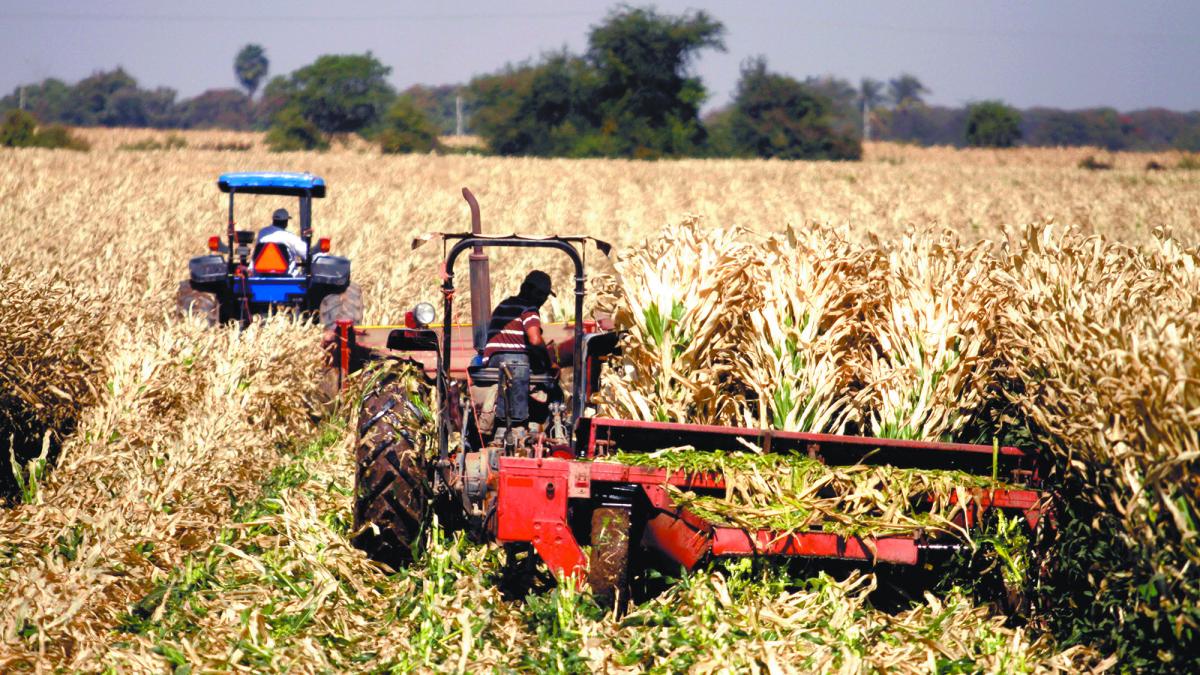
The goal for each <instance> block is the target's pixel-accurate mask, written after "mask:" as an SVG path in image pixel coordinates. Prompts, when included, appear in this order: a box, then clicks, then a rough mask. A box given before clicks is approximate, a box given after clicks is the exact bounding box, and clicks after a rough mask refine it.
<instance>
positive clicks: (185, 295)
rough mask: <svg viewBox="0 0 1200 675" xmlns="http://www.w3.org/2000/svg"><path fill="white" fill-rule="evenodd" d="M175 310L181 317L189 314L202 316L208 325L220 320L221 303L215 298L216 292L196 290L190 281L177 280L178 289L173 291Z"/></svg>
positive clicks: (213, 324) (215, 323)
mask: <svg viewBox="0 0 1200 675" xmlns="http://www.w3.org/2000/svg"><path fill="white" fill-rule="evenodd" d="M175 312H176V314H178V315H179V316H180V317H181V318H187V317H188V316H189V315H191V316H199V317H203V318H204V320H205V321H207V322H208V325H210V326H215V325H217V324H218V323H220V321H221V303H220V302H219V301H218V300H217V294H216V293H209V292H206V291H198V290H196V289H195V288H194V287H193V286H192V282H190V281H181V282H179V289H178V290H176V291H175Z"/></svg>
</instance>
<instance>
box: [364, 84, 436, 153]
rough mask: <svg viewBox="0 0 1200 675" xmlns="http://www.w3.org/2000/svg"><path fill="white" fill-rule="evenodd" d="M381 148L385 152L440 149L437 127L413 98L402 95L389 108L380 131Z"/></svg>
mask: <svg viewBox="0 0 1200 675" xmlns="http://www.w3.org/2000/svg"><path fill="white" fill-rule="evenodd" d="M378 139H379V149H380V150H382V151H383V152H385V153H389V154H390V153H402V152H430V151H432V150H440V149H441V145H440V144H439V143H438V139H437V129H435V128H434V126H433V123H432V122H430V121H429V117H428V116H427V115H426V114H425V112H424V111H422V110H421V109H420V108H418V107H417V105H416V103H415V102H414V101H413V100H412V98H410V97H408V96H401V97H400V98H398V99H396V102H395V103H393V104H392V107H391V108H389V109H388V112H387V116H386V117H385V118H384V129H383V131H382V132H380V133H379V136H378Z"/></svg>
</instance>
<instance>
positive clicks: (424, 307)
mask: <svg viewBox="0 0 1200 675" xmlns="http://www.w3.org/2000/svg"><path fill="white" fill-rule="evenodd" d="M413 318H414V319H416V320H417V325H418V326H420V327H422V328H424V327H426V326H428V325H429V324H431V323H433V320H434V319H436V318H437V314H436V313H435V312H434V311H433V305H431V304H429V303H428V302H422V303H420V304H418V305H417V306H416V307H413Z"/></svg>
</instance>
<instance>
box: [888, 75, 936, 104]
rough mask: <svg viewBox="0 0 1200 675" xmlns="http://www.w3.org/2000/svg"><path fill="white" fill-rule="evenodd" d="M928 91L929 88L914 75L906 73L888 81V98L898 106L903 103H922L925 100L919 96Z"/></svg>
mask: <svg viewBox="0 0 1200 675" xmlns="http://www.w3.org/2000/svg"><path fill="white" fill-rule="evenodd" d="M928 93H930V92H929V89H927V88H926V87H925V85H924V84H922V83H921V81H920V80H918V79H917V78H916V76H915V75H910V74H908V73H902V74H901V75H900V76H899V77H893V78H892V79H891V81H890V82H888V98H890V99H892V103H895V104H896V105H898V106H900V105H904V104H905V103H924V102H925V101H924V99H922V98H921V97H922V96H924V95H925V94H928Z"/></svg>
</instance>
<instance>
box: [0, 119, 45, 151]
mask: <svg viewBox="0 0 1200 675" xmlns="http://www.w3.org/2000/svg"><path fill="white" fill-rule="evenodd" d="M36 132H37V120H36V119H34V118H33V115H30V114H29V113H27V112H25V111H24V110H9V111H8V112H7V113H5V115H4V122H3V123H2V124H0V145H3V146H6V147H9V148H27V147H29V146H31V145H33V137H34V134H35V133H36Z"/></svg>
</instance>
